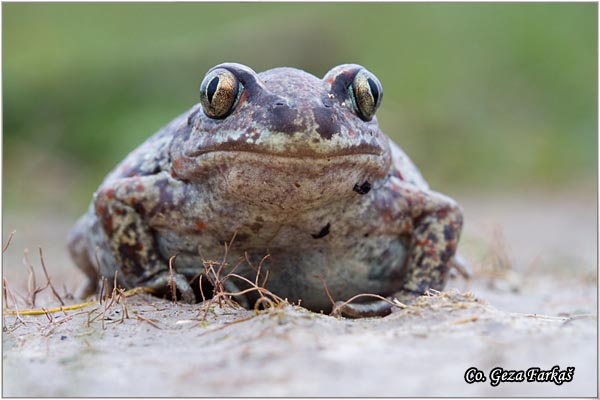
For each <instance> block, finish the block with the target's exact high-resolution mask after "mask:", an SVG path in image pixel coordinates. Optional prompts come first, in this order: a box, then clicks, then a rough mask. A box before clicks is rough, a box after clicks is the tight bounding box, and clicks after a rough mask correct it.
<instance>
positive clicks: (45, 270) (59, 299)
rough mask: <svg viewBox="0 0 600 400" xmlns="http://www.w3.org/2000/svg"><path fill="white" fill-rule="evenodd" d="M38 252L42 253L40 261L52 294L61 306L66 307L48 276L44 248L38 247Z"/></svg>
mask: <svg viewBox="0 0 600 400" xmlns="http://www.w3.org/2000/svg"><path fill="white" fill-rule="evenodd" d="M38 250H39V252H40V261H41V263H42V269H43V270H44V275H45V276H46V282H47V283H48V285H49V286H50V290H52V294H53V295H54V297H56V299H57V300H58V301H59V303H60V305H61V306H64V305H65V302H64V301H63V299H62V298H61V297H60V296H59V295H58V292H57V291H56V289H54V286H53V285H52V281H50V276H49V275H48V270H47V269H46V264H45V263H44V254H43V253H42V248H41V247H38Z"/></svg>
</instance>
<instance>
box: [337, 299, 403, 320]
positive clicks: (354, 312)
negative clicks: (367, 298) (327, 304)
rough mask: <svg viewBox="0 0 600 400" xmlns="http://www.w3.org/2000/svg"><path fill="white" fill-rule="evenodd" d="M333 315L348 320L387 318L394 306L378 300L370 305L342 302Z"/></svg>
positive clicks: (339, 302) (338, 304)
mask: <svg viewBox="0 0 600 400" xmlns="http://www.w3.org/2000/svg"><path fill="white" fill-rule="evenodd" d="M335 306H336V307H335V310H334V312H333V314H338V315H342V316H343V317H346V318H369V317H385V316H386V315H389V314H390V313H391V312H392V307H393V305H392V304H391V303H390V302H389V301H385V300H376V301H371V302H368V303H348V304H345V303H344V302H342V301H338V302H336V303H335Z"/></svg>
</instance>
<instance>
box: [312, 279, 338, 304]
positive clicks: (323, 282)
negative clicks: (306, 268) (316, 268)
mask: <svg viewBox="0 0 600 400" xmlns="http://www.w3.org/2000/svg"><path fill="white" fill-rule="evenodd" d="M313 276H314V277H315V278H317V279H318V280H320V281H321V283H322V284H323V287H324V288H325V293H326V294H327V297H328V298H329V301H330V302H331V309H332V310H335V309H336V306H335V300H333V297H331V293H329V288H327V284H326V283H325V279H323V277H322V276H321V275H313Z"/></svg>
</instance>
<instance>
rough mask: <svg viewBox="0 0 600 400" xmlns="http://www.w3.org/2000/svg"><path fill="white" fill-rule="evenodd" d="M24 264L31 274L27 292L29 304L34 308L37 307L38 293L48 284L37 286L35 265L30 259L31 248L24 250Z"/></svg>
mask: <svg viewBox="0 0 600 400" xmlns="http://www.w3.org/2000/svg"><path fill="white" fill-rule="evenodd" d="M23 265H24V266H25V268H26V269H27V271H28V274H29V276H28V279H27V293H28V294H29V305H30V306H31V307H32V308H35V298H36V295H37V294H38V293H39V292H41V291H42V290H44V289H45V288H46V287H48V286H46V287H44V288H38V287H37V284H36V278H35V271H34V269H33V265H31V262H30V261H29V250H28V249H24V250H23Z"/></svg>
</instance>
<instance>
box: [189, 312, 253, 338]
mask: <svg viewBox="0 0 600 400" xmlns="http://www.w3.org/2000/svg"><path fill="white" fill-rule="evenodd" d="M252 318H256V315H251V316H249V317H246V318H242V319H238V320H236V321H233V322H229V323H227V324H225V325H223V326H220V327H218V328H214V329H210V330H207V331H204V332H202V333H201V334H199V335H198V336H203V335H206V334H209V333H213V332H216V331H220V330H221V329H225V328H227V327H229V326H231V325H235V324H240V323H242V322H246V321H250V320H251V319H252Z"/></svg>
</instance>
